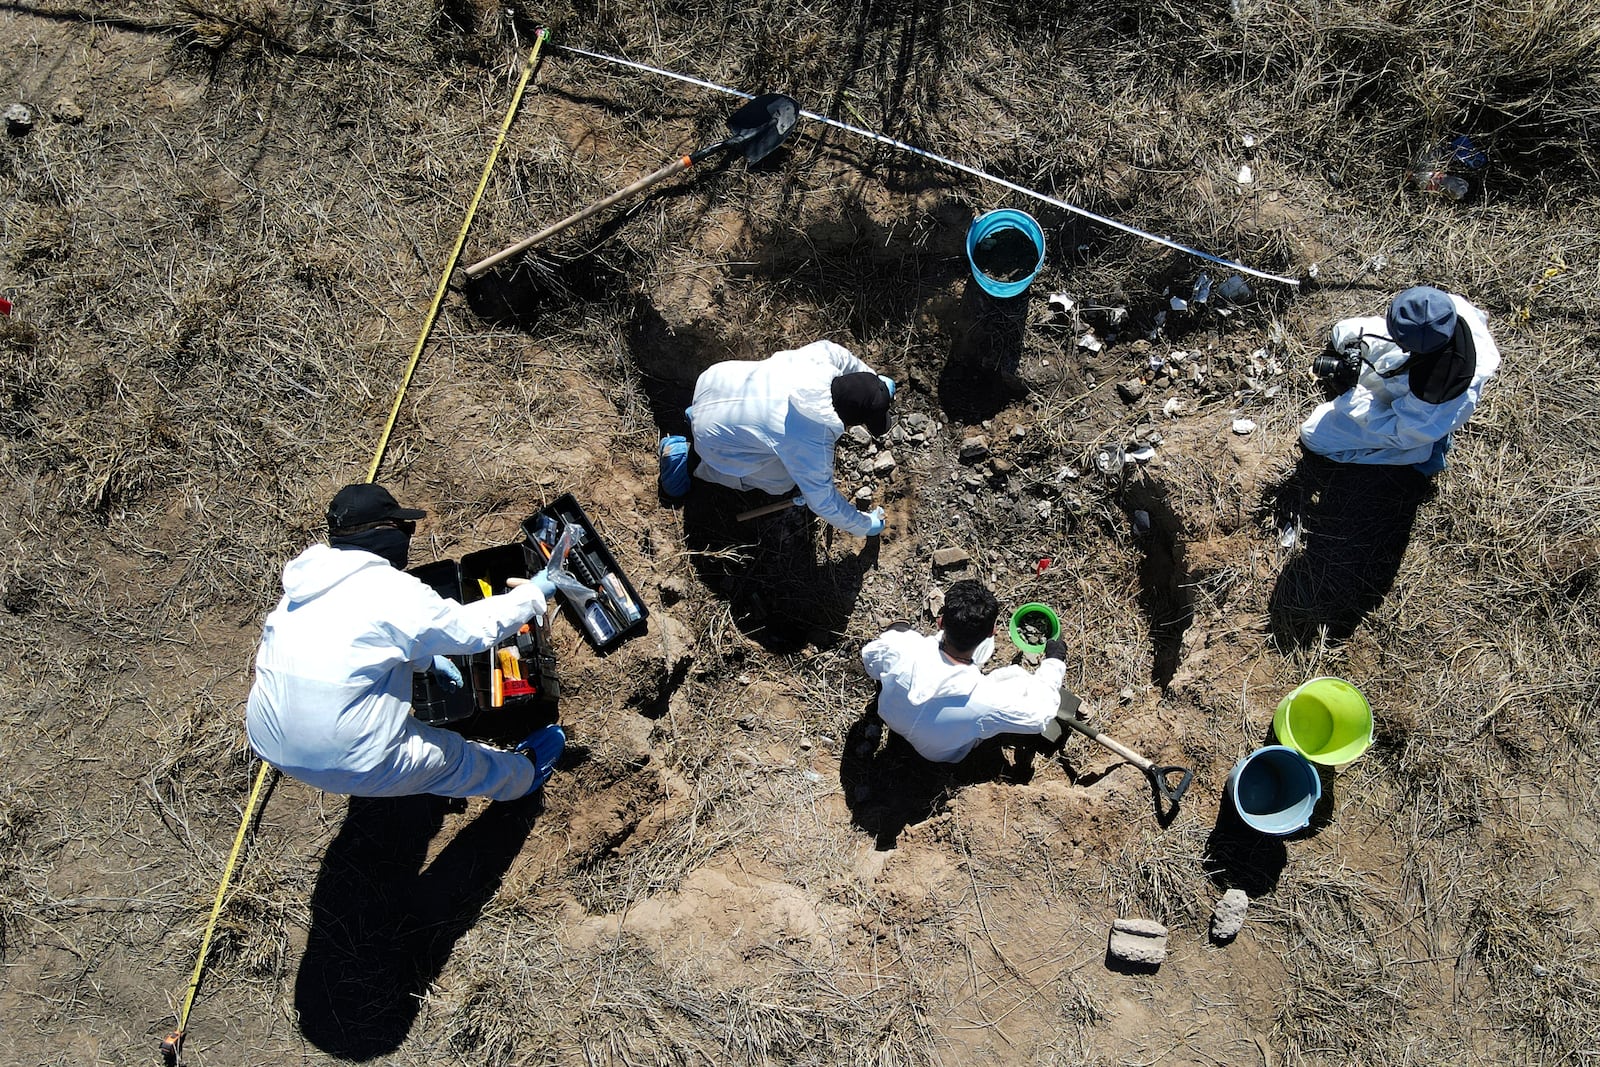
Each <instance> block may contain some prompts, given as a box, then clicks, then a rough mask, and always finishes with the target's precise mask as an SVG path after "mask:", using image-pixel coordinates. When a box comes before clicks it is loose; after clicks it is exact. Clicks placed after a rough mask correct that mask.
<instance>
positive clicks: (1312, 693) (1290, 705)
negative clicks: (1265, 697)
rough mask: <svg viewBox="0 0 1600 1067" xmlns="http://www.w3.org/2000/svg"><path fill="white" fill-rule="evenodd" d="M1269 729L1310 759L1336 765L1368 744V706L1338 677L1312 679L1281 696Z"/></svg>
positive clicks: (1370, 741)
mask: <svg viewBox="0 0 1600 1067" xmlns="http://www.w3.org/2000/svg"><path fill="white" fill-rule="evenodd" d="M1272 732H1273V733H1274V734H1276V735H1277V736H1278V741H1279V742H1280V743H1281V744H1284V745H1287V746H1288V747H1289V748H1292V749H1294V750H1295V751H1296V752H1298V753H1300V754H1301V755H1302V756H1304V757H1305V758H1306V759H1308V760H1310V761H1311V762H1313V763H1320V764H1322V765H1324V766H1327V767H1336V766H1340V765H1343V764H1346V763H1350V762H1351V761H1353V760H1354V759H1355V758H1356V757H1357V756H1359V755H1361V753H1363V752H1365V751H1366V750H1367V749H1368V748H1369V747H1370V746H1371V745H1372V707H1371V706H1370V705H1369V704H1368V703H1367V698H1366V697H1364V696H1362V695H1361V691H1360V690H1359V689H1357V688H1356V687H1355V686H1353V685H1351V684H1350V683H1349V682H1347V681H1345V680H1344V679H1342V678H1313V679H1311V680H1310V681H1309V682H1306V683H1305V684H1304V685H1302V686H1301V687H1300V688H1298V689H1296V690H1295V691H1294V692H1292V693H1290V694H1289V695H1288V696H1286V697H1284V698H1283V702H1282V703H1281V704H1279V705H1278V710H1277V713H1276V714H1274V715H1273V716H1272Z"/></svg>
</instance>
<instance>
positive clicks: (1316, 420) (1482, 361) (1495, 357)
mask: <svg viewBox="0 0 1600 1067" xmlns="http://www.w3.org/2000/svg"><path fill="white" fill-rule="evenodd" d="M1324 364H1326V366H1327V367H1328V368H1329V369H1330V370H1331V371H1332V372H1333V373H1332V375H1331V377H1333V378H1334V380H1338V377H1337V375H1338V373H1339V372H1341V371H1342V372H1343V373H1344V375H1345V376H1346V377H1345V380H1348V379H1349V377H1351V376H1354V378H1355V381H1354V384H1352V385H1351V386H1350V387H1349V388H1348V389H1346V390H1345V391H1344V392H1343V393H1341V394H1340V395H1339V396H1338V397H1336V398H1334V399H1333V400H1331V401H1329V402H1327V403H1325V404H1322V405H1320V406H1319V407H1318V408H1317V409H1316V410H1315V411H1313V412H1312V413H1311V417H1310V418H1308V419H1306V421H1305V423H1304V424H1303V425H1302V426H1301V427H1300V441H1301V443H1302V444H1303V445H1304V446H1305V448H1306V450H1307V451H1310V452H1315V453H1317V454H1318V455H1322V456H1326V457H1328V458H1329V459H1332V460H1335V461H1337V462H1340V463H1385V464H1397V465H1406V464H1409V465H1411V466H1413V467H1415V468H1416V469H1417V470H1419V471H1421V472H1422V473H1423V474H1430V475H1431V474H1437V473H1438V472H1439V471H1441V470H1443V469H1444V466H1445V455H1446V454H1447V453H1448V452H1449V451H1450V447H1451V445H1452V444H1453V442H1454V438H1453V436H1452V435H1453V434H1454V432H1455V431H1456V430H1458V429H1460V428H1461V427H1462V426H1464V425H1465V424H1466V422H1467V420H1468V419H1469V418H1471V417H1472V412H1473V410H1474V409H1475V408H1476V407H1477V406H1478V400H1479V398H1480V397H1481V396H1482V394H1483V387H1484V385H1485V384H1486V383H1487V382H1488V381H1489V379H1490V378H1492V377H1494V373H1495V371H1496V370H1497V369H1498V368H1499V366H1500V349H1499V348H1498V347H1496V345H1495V342H1494V338H1493V337H1492V336H1490V334H1489V324H1488V317H1487V316H1486V315H1485V314H1484V313H1483V312H1482V311H1480V310H1479V309H1478V308H1476V307H1474V306H1473V305H1472V304H1470V303H1468V302H1467V301H1466V300H1465V299H1464V298H1462V297H1459V296H1455V295H1454V294H1451V293H1446V292H1443V291H1441V290H1439V289H1435V288H1433V287H1431V286H1426V285H1419V286H1416V287H1414V288H1411V289H1407V290H1406V291H1405V292H1403V293H1401V294H1400V295H1399V296H1397V297H1395V298H1394V300H1393V301H1392V302H1391V303H1390V304H1389V309H1388V313H1387V314H1386V315H1385V316H1384V317H1383V318H1381V319H1380V318H1376V317H1374V318H1357V319H1344V320H1342V321H1340V322H1338V323H1337V324H1335V325H1334V327H1333V335H1332V338H1331V340H1330V341H1329V350H1328V353H1327V354H1326V355H1325V356H1323V357H1320V358H1319V360H1318V366H1319V367H1321V366H1322V365H1324Z"/></svg>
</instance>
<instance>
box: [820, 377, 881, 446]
mask: <svg viewBox="0 0 1600 1067" xmlns="http://www.w3.org/2000/svg"><path fill="white" fill-rule="evenodd" d="M892 398H893V394H891V393H890V392H889V387H888V386H887V385H885V384H884V382H883V379H882V378H880V377H878V376H877V375H876V374H873V373H872V372H871V371H858V372H857V373H855V374H841V375H839V376H838V377H837V378H835V379H834V380H833V410H834V411H835V412H836V413H837V414H838V416H839V421H840V422H842V423H844V424H845V425H846V426H865V427H866V428H867V430H868V431H870V432H871V433H872V435H873V436H874V437H882V436H883V435H884V434H886V433H888V432H889V402H890V400H891V399H892Z"/></svg>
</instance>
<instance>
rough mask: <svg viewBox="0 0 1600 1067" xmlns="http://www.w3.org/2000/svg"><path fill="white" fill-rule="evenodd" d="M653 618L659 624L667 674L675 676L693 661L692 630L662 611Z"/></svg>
mask: <svg viewBox="0 0 1600 1067" xmlns="http://www.w3.org/2000/svg"><path fill="white" fill-rule="evenodd" d="M655 618H656V619H657V620H658V621H659V622H660V624H661V654H662V656H663V658H664V659H665V660H666V665H667V674H668V675H670V676H673V677H676V676H678V674H679V673H680V672H681V671H687V670H688V669H689V667H690V666H691V665H692V664H693V663H694V653H695V639H694V631H693V630H691V629H689V627H688V626H686V625H685V624H684V623H683V622H682V621H681V620H679V619H675V618H673V617H672V616H671V615H669V614H667V613H666V612H664V611H663V612H659V613H658V614H657V616H656V617H655Z"/></svg>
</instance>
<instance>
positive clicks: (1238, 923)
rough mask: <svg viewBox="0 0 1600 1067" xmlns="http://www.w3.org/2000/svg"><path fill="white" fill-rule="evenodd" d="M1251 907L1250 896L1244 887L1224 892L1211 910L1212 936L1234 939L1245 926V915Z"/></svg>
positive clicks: (1223, 939) (1218, 938) (1224, 939)
mask: <svg viewBox="0 0 1600 1067" xmlns="http://www.w3.org/2000/svg"><path fill="white" fill-rule="evenodd" d="M1249 908H1250V898H1249V897H1248V896H1247V895H1246V894H1245V891H1244V890H1243V889H1230V890H1228V891H1227V892H1226V893H1224V894H1222V899H1221V900H1219V901H1217V906H1216V907H1215V908H1214V909H1212V912H1211V936H1212V937H1214V938H1216V939H1217V940H1218V941H1232V940H1233V939H1234V937H1236V936H1238V933H1239V930H1240V928H1241V927H1243V926H1244V915H1245V912H1246V911H1248V910H1249Z"/></svg>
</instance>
